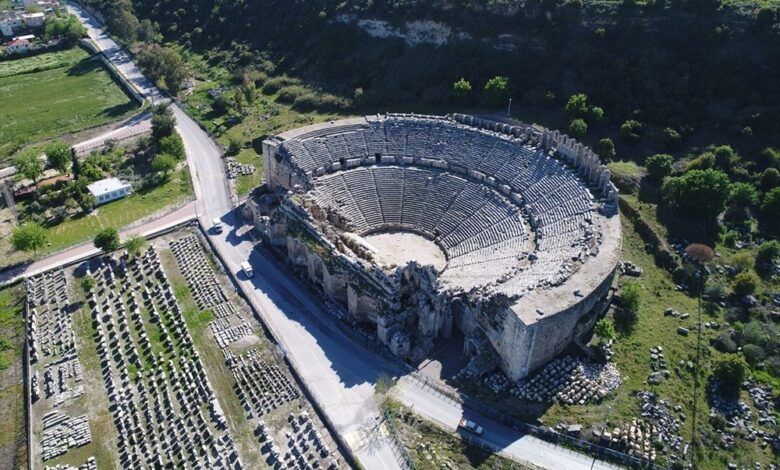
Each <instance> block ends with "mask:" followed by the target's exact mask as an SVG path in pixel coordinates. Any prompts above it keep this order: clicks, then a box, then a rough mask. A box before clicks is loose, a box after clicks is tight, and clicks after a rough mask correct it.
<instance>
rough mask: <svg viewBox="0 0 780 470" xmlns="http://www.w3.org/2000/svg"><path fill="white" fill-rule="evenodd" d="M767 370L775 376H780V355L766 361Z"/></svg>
mask: <svg viewBox="0 0 780 470" xmlns="http://www.w3.org/2000/svg"><path fill="white" fill-rule="evenodd" d="M764 366H765V367H766V370H767V371H768V372H769V373H770V374H772V375H773V376H775V377H780V356H771V357H769V358H767V360H766V361H765V362H764Z"/></svg>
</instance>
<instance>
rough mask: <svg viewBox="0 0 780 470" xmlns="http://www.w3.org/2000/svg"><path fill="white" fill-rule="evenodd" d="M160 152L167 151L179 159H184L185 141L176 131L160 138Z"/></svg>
mask: <svg viewBox="0 0 780 470" xmlns="http://www.w3.org/2000/svg"><path fill="white" fill-rule="evenodd" d="M160 153H167V154H168V155H170V156H172V157H173V158H175V159H177V160H183V159H184V142H183V141H182V140H181V137H179V134H177V133H176V132H174V133H172V134H171V135H169V136H167V137H163V138H162V139H160Z"/></svg>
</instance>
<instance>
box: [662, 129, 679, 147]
mask: <svg viewBox="0 0 780 470" xmlns="http://www.w3.org/2000/svg"><path fill="white" fill-rule="evenodd" d="M681 140H682V136H681V135H680V133H679V132H677V131H676V130H675V129H672V128H671V127H667V128H666V129H664V133H663V141H664V145H665V146H666V147H667V148H676V147H677V146H679V145H680V141H681Z"/></svg>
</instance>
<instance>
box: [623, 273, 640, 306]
mask: <svg viewBox="0 0 780 470" xmlns="http://www.w3.org/2000/svg"><path fill="white" fill-rule="evenodd" d="M641 300H642V287H641V286H640V285H639V283H638V282H636V281H629V282H627V283H625V285H623V289H622V290H621V292H620V305H621V306H622V307H623V308H624V309H626V310H628V311H630V312H633V313H636V312H638V311H639V304H640V303H641Z"/></svg>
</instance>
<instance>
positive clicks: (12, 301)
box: [0, 283, 27, 468]
mask: <svg viewBox="0 0 780 470" xmlns="http://www.w3.org/2000/svg"><path fill="white" fill-rule="evenodd" d="M23 343H24V284H22V283H19V284H16V285H14V286H10V287H6V288H3V289H2V290H0V468H25V467H26V466H27V434H26V428H25V411H24V385H23V384H22V347H23Z"/></svg>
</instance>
